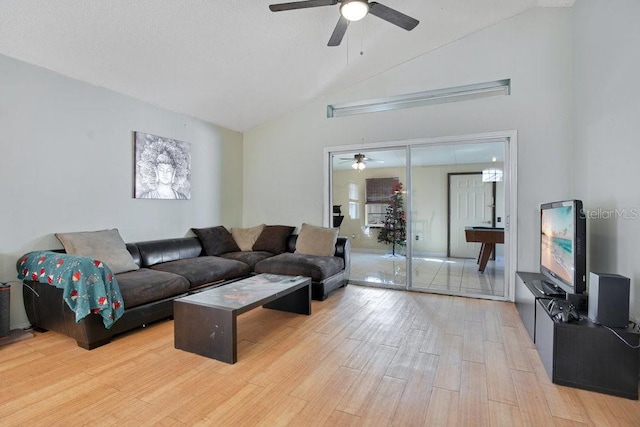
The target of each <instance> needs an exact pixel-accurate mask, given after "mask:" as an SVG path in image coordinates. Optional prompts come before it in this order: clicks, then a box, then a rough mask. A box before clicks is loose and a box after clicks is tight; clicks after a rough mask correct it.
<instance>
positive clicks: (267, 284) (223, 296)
mask: <svg viewBox="0 0 640 427" xmlns="http://www.w3.org/2000/svg"><path fill="white" fill-rule="evenodd" d="M308 280H309V278H308V277H302V276H283V275H279V274H258V275H256V276H252V277H249V278H247V279H243V280H239V281H237V282H234V283H230V284H228V285H223V286H219V287H217V288H213V289H209V290H206V291H203V292H199V293H196V294H193V295H189V296H186V297H182V298H180V301H181V302H189V303H191V304H198V305H203V306H207V307H216V308H221V309H229V310H237V311H238V314H240V313H244V312H245V311H249V310H251V309H252V308H254V307H256V306H258V305H264V304H265V303H267V302H269V301H265V299H267V298H270V297H272V298H271V300H275V299H278V298H280V296H282V295H284V294H283V292H285V291H289V292H287V293H290V291H292V290H295V289H299V288H301V287H303V286H305V285H306V282H307V281H308Z"/></svg>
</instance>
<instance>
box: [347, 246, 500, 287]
mask: <svg viewBox="0 0 640 427" xmlns="http://www.w3.org/2000/svg"><path fill="white" fill-rule="evenodd" d="M412 269H413V284H412V285H413V288H414V289H415V290H421V291H428V292H435V293H444V294H450V295H467V296H492V297H495V296H498V297H502V296H504V262H503V261H499V260H498V261H489V263H488V264H487V268H486V269H485V271H484V273H480V272H479V271H478V265H477V264H476V260H475V259H464V258H437V257H414V258H413V265H412ZM350 281H351V282H353V283H358V284H363V285H371V286H378V287H388V288H393V289H404V288H405V286H406V284H407V266H406V258H405V257H404V256H395V257H394V256H391V255H381V254H377V253H367V252H358V251H357V250H355V251H352V252H351V275H350Z"/></svg>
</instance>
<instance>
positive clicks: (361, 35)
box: [360, 21, 364, 56]
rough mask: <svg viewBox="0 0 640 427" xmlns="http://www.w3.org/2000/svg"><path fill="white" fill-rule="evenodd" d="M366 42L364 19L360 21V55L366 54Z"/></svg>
mask: <svg viewBox="0 0 640 427" xmlns="http://www.w3.org/2000/svg"><path fill="white" fill-rule="evenodd" d="M363 44H364V21H360V56H362V55H364V49H363V48H362V45H363Z"/></svg>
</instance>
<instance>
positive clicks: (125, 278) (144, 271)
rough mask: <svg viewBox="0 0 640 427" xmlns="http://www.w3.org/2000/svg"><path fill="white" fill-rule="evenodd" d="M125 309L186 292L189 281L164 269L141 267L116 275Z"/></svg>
mask: <svg viewBox="0 0 640 427" xmlns="http://www.w3.org/2000/svg"><path fill="white" fill-rule="evenodd" d="M116 279H117V280H118V285H119V286H120V293H121V294H122V300H123V301H124V307H125V309H130V308H133V307H136V306H138V305H142V304H145V303H148V302H153V301H160V300H162V299H165V298H171V297H174V296H177V295H181V294H184V293H186V292H187V291H188V290H189V281H188V280H187V279H185V278H184V277H182V276H179V275H177V274H172V273H166V272H164V271H156V270H151V269H149V268H141V269H139V270H136V271H129V272H126V273H120V274H117V275H116Z"/></svg>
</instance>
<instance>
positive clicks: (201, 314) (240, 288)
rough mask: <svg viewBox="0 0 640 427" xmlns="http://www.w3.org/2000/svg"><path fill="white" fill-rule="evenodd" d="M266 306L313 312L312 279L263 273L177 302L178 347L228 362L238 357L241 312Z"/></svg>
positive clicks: (175, 306)
mask: <svg viewBox="0 0 640 427" xmlns="http://www.w3.org/2000/svg"><path fill="white" fill-rule="evenodd" d="M259 306H263V307H265V308H271V309H275V310H281V311H288V312H291V313H298V314H307V315H309V314H311V279H310V278H308V277H300V276H297V277H293V276H282V275H276V274H259V275H256V276H253V277H249V278H247V279H244V280H239V281H237V282H234V283H230V284H228V285H223V286H220V287H218V288H214V289H210V290H207V291H203V292H199V293H196V294H193V295H189V296H186V297H182V298H177V299H176V300H174V302H173V318H174V344H175V348H177V349H180V350H185V351H188V352H191V353H196V354H199V355H202V356H206V357H210V358H212V359H217V360H221V361H223V362H227V363H236V362H237V360H238V330H237V317H238V315H240V314H242V313H245V312H247V311H249V310H252V309H254V308H256V307H259Z"/></svg>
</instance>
